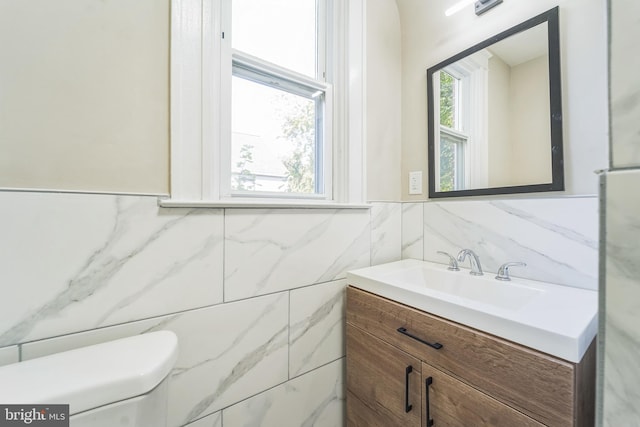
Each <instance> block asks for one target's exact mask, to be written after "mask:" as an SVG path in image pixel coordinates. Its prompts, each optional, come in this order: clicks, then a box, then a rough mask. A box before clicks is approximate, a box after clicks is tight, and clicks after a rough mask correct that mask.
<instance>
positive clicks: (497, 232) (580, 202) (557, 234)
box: [402, 197, 598, 290]
mask: <svg viewBox="0 0 640 427" xmlns="http://www.w3.org/2000/svg"><path fill="white" fill-rule="evenodd" d="M403 208H404V209H403V225H402V229H403V237H404V236H407V238H408V240H406V241H405V242H403V243H404V244H403V249H402V253H403V257H405V258H418V259H420V255H422V259H424V260H427V261H433V262H439V263H443V264H445V263H447V258H446V257H444V256H443V255H440V254H438V253H437V251H445V252H448V253H450V254H452V255H455V254H457V253H458V252H459V251H460V250H461V249H463V248H469V249H472V250H473V251H474V252H476V253H477V254H478V256H479V257H480V261H481V264H482V267H483V269H484V271H485V272H489V273H495V272H496V271H497V270H498V268H499V267H500V265H501V264H503V263H505V262H511V261H522V262H525V263H527V266H526V267H513V268H512V269H511V274H512V275H513V276H515V277H522V278H527V279H533V280H540V281H546V282H550V283H557V284H561V285H567V286H574V287H579V288H585V289H592V290H595V289H597V286H598V199H597V197H570V198H546V199H508V200H507V199H505V200H456V201H433V202H426V203H420V204H406V205H404V206H403ZM420 211H422V216H421V217H420V216H419V215H418V214H417V213H418V212H420ZM420 232H422V233H420ZM420 244H422V248H420V247H419V245H420ZM466 267H467V268H468V265H466Z"/></svg>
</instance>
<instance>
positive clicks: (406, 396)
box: [404, 365, 413, 412]
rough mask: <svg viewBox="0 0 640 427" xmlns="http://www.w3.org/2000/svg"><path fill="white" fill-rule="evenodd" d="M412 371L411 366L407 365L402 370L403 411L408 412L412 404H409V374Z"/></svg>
mask: <svg viewBox="0 0 640 427" xmlns="http://www.w3.org/2000/svg"><path fill="white" fill-rule="evenodd" d="M411 372H413V366H411V365H409V366H407V368H406V369H405V370H404V412H409V411H410V410H411V409H412V408H413V405H411V404H409V374H410V373H411Z"/></svg>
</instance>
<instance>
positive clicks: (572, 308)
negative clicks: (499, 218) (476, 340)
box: [347, 259, 598, 363]
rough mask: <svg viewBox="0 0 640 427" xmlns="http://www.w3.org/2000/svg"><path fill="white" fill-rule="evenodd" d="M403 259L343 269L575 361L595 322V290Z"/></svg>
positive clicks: (385, 291)
mask: <svg viewBox="0 0 640 427" xmlns="http://www.w3.org/2000/svg"><path fill="white" fill-rule="evenodd" d="M494 276H495V273H493V274H492V273H485V275H484V276H480V277H476V276H471V275H469V270H466V269H461V270H460V271H448V270H447V266H446V265H443V264H436V263H431V262H427V261H419V260H413V259H409V260H403V261H397V262H392V263H388V264H381V265H377V266H374V267H367V268H362V269H358V270H353V271H350V272H348V273H347V283H348V284H350V285H353V286H355V287H357V288H360V289H363V290H366V291H369V292H372V293H374V294H377V295H380V296H383V297H386V298H389V299H391V300H394V301H397V302H400V303H402V304H406V305H408V306H411V307H414V308H417V309H420V310H423V311H426V312H429V313H432V314H435V315H437V316H440V317H443V318H446V319H449V320H452V321H454V322H457V323H461V324H463V325H467V326H469V327H472V328H475V329H478V330H481V331H484V332H487V333H490V334H492V335H496V336H498V337H502V338H504V339H507V340H510V341H513V342H516V343H519V344H522V345H525V346H527V347H531V348H533V349H536V350H538V351H542V352H544V353H548V354H550V355H553V356H556V357H559V358H561V359H564V360H567V361H570V362H574V363H577V362H579V361H580V360H581V359H582V356H583V355H584V353H585V352H586V350H587V348H588V347H589V345H590V344H591V341H592V340H593V338H594V337H595V336H596V332H597V328H598V292H596V291H590V290H585V289H580V288H574V287H570V286H563V285H556V284H551V283H544V282H537V281H533V280H526V279H520V278H515V277H512V281H510V282H502V281H498V280H496V279H494Z"/></svg>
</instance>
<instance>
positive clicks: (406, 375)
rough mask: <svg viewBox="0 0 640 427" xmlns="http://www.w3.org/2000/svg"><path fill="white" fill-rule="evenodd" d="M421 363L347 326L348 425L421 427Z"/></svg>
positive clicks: (352, 426)
mask: <svg viewBox="0 0 640 427" xmlns="http://www.w3.org/2000/svg"><path fill="white" fill-rule="evenodd" d="M420 370H421V362H420V361H419V360H418V359H415V358H414V357H411V356H410V355H408V354H407V353H405V352H403V351H401V350H398V349H397V348H395V347H393V346H391V345H389V344H387V343H385V342H384V341H381V340H379V339H378V338H376V337H374V336H372V335H370V334H368V333H367V332H364V331H362V330H361V329H358V328H356V327H354V326H352V325H349V324H347V426H350V427H355V426H362V427H375V426H379V427H394V426H398V427H413V426H415V427H419V426H420V418H421V402H422V399H421V386H420V383H421V373H420Z"/></svg>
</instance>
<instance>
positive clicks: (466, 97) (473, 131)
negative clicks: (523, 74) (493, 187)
mask: <svg viewBox="0 0 640 427" xmlns="http://www.w3.org/2000/svg"><path fill="white" fill-rule="evenodd" d="M491 56H492V54H491V53H490V52H489V51H488V50H485V49H483V50H480V51H478V52H476V53H474V54H473V55H471V56H468V57H466V58H464V59H462V60H459V61H457V62H456V63H455V64H451V65H448V66H447V67H445V68H443V69H442V71H444V72H446V73H448V74H450V75H451V76H453V77H454V78H455V79H458V80H459V83H458V84H459V88H458V90H459V91H460V93H458V94H457V98H458V101H459V103H460V105H457V106H456V109H459V110H458V114H459V119H460V120H459V121H456V128H455V129H449V128H447V127H446V126H443V125H439V129H438V131H437V132H434V149H435V153H436V157H437V158H438V159H439V158H440V139H441V136H440V134H441V132H443V131H444V132H447V133H448V134H450V135H455V136H456V137H457V138H461V137H462V138H466V141H465V143H464V144H463V145H464V170H463V173H462V175H463V176H464V184H465V185H464V188H476V187H483V186H486V185H487V182H488V174H489V170H488V167H489V166H488V163H489V161H488V158H489V154H488V150H489V145H488V141H487V139H488V129H487V127H486V123H487V114H488V113H487V111H488V108H487V104H488V63H489V59H490V58H491ZM439 75H440V71H438V72H436V73H433V77H432V78H433V91H434V110H435V111H438V112H439V111H440V101H439V100H440V84H439V81H440V76H439ZM457 149H458V148H457V147H456V151H457ZM472 159H473V160H472ZM434 167H435V178H436V186H437V187H436V188H438V187H439V186H440V165H439V162H435V164H434ZM456 167H457V165H456ZM457 185H458V184H457V183H456V187H457ZM455 190H459V189H458V188H456V189H455Z"/></svg>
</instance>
